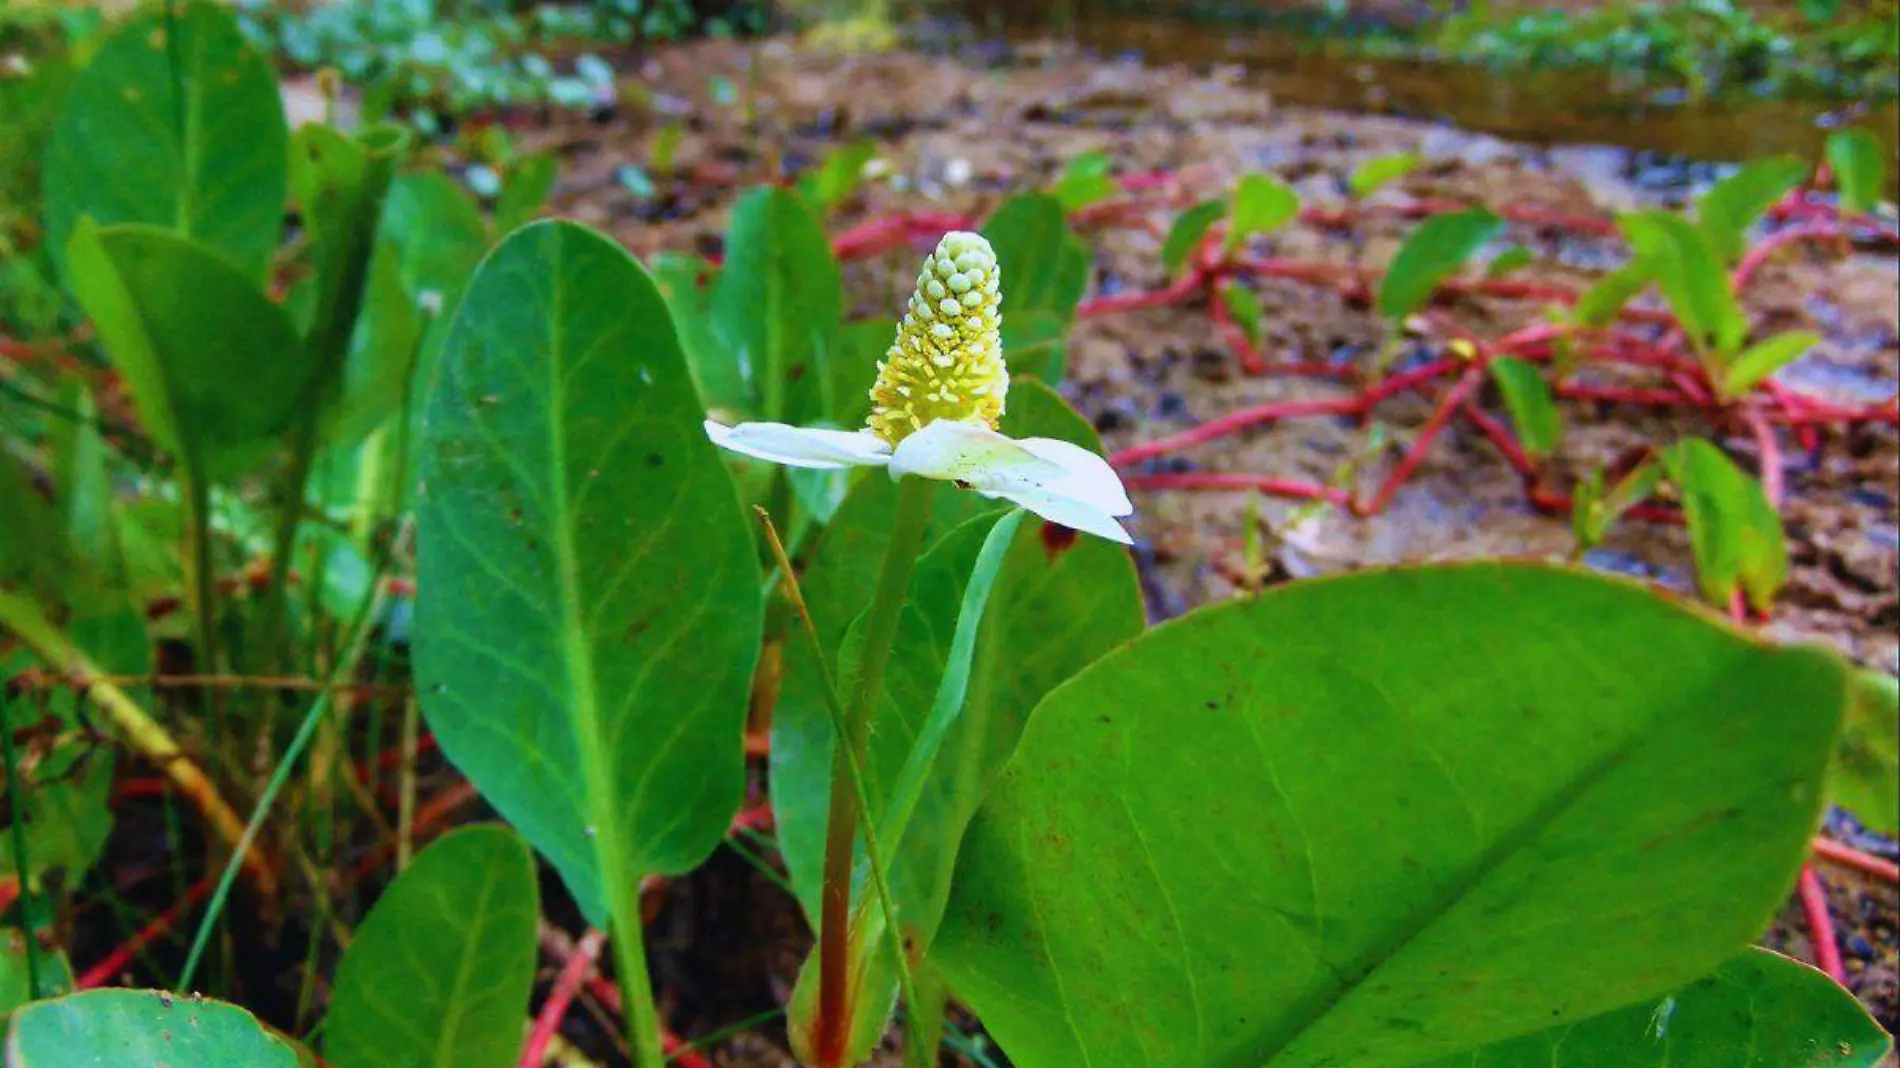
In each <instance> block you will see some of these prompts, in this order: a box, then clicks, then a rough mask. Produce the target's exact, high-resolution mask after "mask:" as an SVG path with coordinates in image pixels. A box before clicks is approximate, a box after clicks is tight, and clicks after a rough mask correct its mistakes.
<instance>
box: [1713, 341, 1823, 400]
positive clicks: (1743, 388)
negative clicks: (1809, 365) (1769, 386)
mask: <svg viewBox="0 0 1900 1068" xmlns="http://www.w3.org/2000/svg"><path fill="white" fill-rule="evenodd" d="M1820 343H1821V335H1819V334H1815V333H1811V332H1809V331H1806V330H1791V331H1789V332H1788V333H1785V334H1776V335H1775V336H1774V337H1771V338H1768V339H1767V340H1765V341H1758V342H1756V343H1755V344H1753V345H1750V346H1749V347H1748V348H1746V349H1744V350H1743V351H1742V354H1741V355H1740V356H1737V357H1736V358H1735V362H1734V363H1731V364H1729V365H1728V369H1727V370H1726V371H1724V372H1723V376H1722V395H1723V396H1725V397H1739V396H1741V395H1743V394H1745V393H1747V392H1748V391H1749V390H1751V389H1754V388H1755V387H1756V386H1758V385H1760V384H1761V383H1763V382H1766V381H1767V380H1768V379H1769V378H1770V377H1771V376H1773V375H1774V373H1775V372H1776V371H1779V370H1781V369H1782V368H1783V367H1786V366H1788V365H1789V364H1791V363H1793V362H1794V361H1796V360H1798V359H1800V358H1801V357H1802V356H1804V355H1806V354H1807V351H1808V350H1809V349H1811V348H1813V347H1814V346H1816V345H1819V344H1820Z"/></svg>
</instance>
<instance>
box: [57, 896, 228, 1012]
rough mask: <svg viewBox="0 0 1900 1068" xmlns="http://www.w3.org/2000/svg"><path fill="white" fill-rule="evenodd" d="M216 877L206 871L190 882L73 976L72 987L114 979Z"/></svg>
mask: <svg viewBox="0 0 1900 1068" xmlns="http://www.w3.org/2000/svg"><path fill="white" fill-rule="evenodd" d="M215 881H216V880H215V877H213V876H210V875H207V876H205V877H204V878H202V879H200V880H198V881H197V882H196V883H194V884H192V887H191V889H189V890H187V891H185V896H184V897H182V898H180V899H179V900H178V901H177V902H175V903H173V905H172V906H171V907H170V908H168V909H166V910H165V911H164V912H161V913H159V914H158V915H157V916H156V917H154V918H153V919H152V921H151V922H150V923H148V924H146V925H145V926H144V927H143V928H141V929H140V930H139V932H138V933H137V934H134V935H133V936H132V937H131V938H128V939H126V940H125V941H124V942H123V943H121V944H120V945H119V946H118V947H117V948H115V949H113V951H112V952H110V953H108V954H106V955H105V956H104V957H101V958H100V959H99V961H98V962H97V963H95V964H94V965H93V966H92V967H90V968H87V969H86V970H85V971H84V972H81V973H80V974H79V977H78V978H76V979H74V980H73V989H74V990H91V989H92V988H93V987H98V986H104V985H106V984H107V983H110V982H112V981H113V980H115V979H117V978H118V977H119V975H120V974H121V973H122V972H124V971H125V969H126V968H128V967H130V966H131V964H132V961H133V959H134V958H136V957H137V956H138V955H139V954H140V953H143V952H144V951H145V947H146V946H149V945H151V944H152V943H153V942H154V941H156V940H158V939H160V938H163V937H165V936H166V935H168V934H170V933H171V930H172V928H173V927H175V926H177V924H178V921H179V920H181V919H183V918H184V917H185V915H186V914H187V913H189V912H190V911H191V910H192V909H195V908H197V907H198V904H199V903H200V902H202V901H203V900H204V899H205V898H206V897H208V896H210V894H211V885H212V883H213V882H215Z"/></svg>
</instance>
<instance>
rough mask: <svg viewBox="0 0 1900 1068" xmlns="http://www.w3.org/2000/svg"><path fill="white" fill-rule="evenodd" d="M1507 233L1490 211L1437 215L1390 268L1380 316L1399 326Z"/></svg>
mask: <svg viewBox="0 0 1900 1068" xmlns="http://www.w3.org/2000/svg"><path fill="white" fill-rule="evenodd" d="M1503 229H1504V220H1503V219H1500V218H1498V217H1497V216H1495V215H1493V214H1491V213H1490V212H1488V211H1461V212H1453V213H1450V214H1446V215H1434V216H1432V217H1431V218H1429V219H1426V220H1425V221H1424V222H1423V223H1420V224H1419V227H1418V229H1416V230H1414V231H1412V235H1411V236H1410V237H1408V238H1406V240H1405V244H1404V245H1402V246H1400V247H1399V251H1398V254H1397V255H1395V256H1394V257H1393V258H1392V265H1391V266H1390V267H1387V268H1386V272H1385V281H1384V282H1383V283H1381V285H1380V286H1379V314H1380V315H1383V316H1384V317H1386V318H1387V319H1389V320H1391V321H1393V322H1395V323H1396V322H1399V321H1401V320H1403V319H1404V318H1405V317H1406V316H1408V315H1411V314H1412V313H1413V312H1415V311H1417V310H1419V309H1420V308H1422V307H1424V306H1425V302H1426V301H1427V300H1430V299H1431V295H1432V291H1433V290H1435V289H1437V288H1438V283H1440V282H1442V281H1444V280H1445V279H1446V278H1447V277H1449V276H1450V275H1451V274H1453V273H1455V272H1456V271H1457V270H1458V269H1459V268H1460V267H1463V266H1464V264H1465V261H1466V260H1468V259H1470V258H1471V256H1472V254H1473V253H1475V252H1477V251H1478V249H1480V248H1482V247H1483V246H1484V244H1485V243H1486V242H1488V241H1490V240H1491V239H1492V238H1494V237H1496V236H1497V235H1498V234H1499V233H1500V232H1502V231H1503Z"/></svg>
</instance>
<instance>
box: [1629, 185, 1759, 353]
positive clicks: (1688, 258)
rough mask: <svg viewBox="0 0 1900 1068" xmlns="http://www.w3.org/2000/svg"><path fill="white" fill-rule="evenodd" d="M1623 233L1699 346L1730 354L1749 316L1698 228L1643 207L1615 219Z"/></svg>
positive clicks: (1745, 329)
mask: <svg viewBox="0 0 1900 1068" xmlns="http://www.w3.org/2000/svg"><path fill="white" fill-rule="evenodd" d="M1617 225H1618V226H1619V227H1621V228H1622V231H1623V237H1624V239H1625V240H1627V241H1628V242H1629V243H1630V247H1631V248H1632V249H1634V250H1635V252H1636V255H1637V257H1638V258H1639V259H1641V260H1642V261H1643V264H1644V269H1645V270H1647V271H1648V273H1649V276H1650V277H1651V278H1652V279H1654V280H1655V281H1656V282H1657V283H1658V284H1660V285H1661V286H1662V291H1663V296H1664V297H1666V298H1667V299H1668V301H1669V307H1670V310H1672V311H1674V312H1675V313H1676V318H1677V319H1679V320H1681V322H1682V328H1683V330H1684V331H1686V332H1687V333H1688V335H1689V338H1690V340H1691V341H1692V342H1693V343H1694V345H1695V346H1696V349H1697V351H1699V352H1704V353H1707V352H1711V351H1713V352H1714V353H1718V354H1722V355H1732V354H1733V353H1734V352H1735V351H1736V350H1737V349H1739V348H1740V347H1741V344H1742V341H1743V339H1744V338H1745V337H1747V335H1748V321H1747V319H1745V318H1743V316H1742V309H1741V306H1740V305H1739V304H1737V303H1736V301H1735V291H1734V290H1733V289H1732V288H1731V287H1730V285H1729V278H1728V273H1727V272H1726V271H1724V270H1723V269H1722V261H1721V259H1720V258H1719V257H1717V255H1716V253H1715V250H1714V249H1713V248H1711V247H1710V246H1709V242H1708V239H1707V238H1706V237H1704V236H1703V234H1702V231H1700V230H1698V229H1696V227H1694V226H1693V225H1691V224H1690V223H1689V221H1688V220H1686V219H1684V218H1682V217H1681V216H1679V215H1672V214H1670V213H1669V212H1666V211H1644V212H1636V213H1634V214H1630V215H1625V216H1623V217H1622V218H1620V219H1618V220H1617Z"/></svg>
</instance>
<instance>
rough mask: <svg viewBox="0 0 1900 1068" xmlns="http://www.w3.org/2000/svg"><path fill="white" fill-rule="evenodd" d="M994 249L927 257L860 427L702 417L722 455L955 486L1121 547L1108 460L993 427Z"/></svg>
mask: <svg viewBox="0 0 1900 1068" xmlns="http://www.w3.org/2000/svg"><path fill="white" fill-rule="evenodd" d="M998 282H999V279H998V271H997V267H996V254H995V253H994V252H993V251H991V249H990V244H989V242H988V241H985V240H984V239H983V238H982V237H981V236H980V235H977V234H970V233H951V234H947V235H945V236H944V239H943V240H942V242H940V243H939V244H938V245H937V250H936V251H935V252H934V253H932V254H931V256H930V258H929V259H927V260H925V261H924V269H923V271H922V272H921V273H919V274H918V276H917V290H916V292H915V293H913V294H912V295H911V298H910V307H909V308H908V309H907V310H906V311H905V313H904V321H903V322H902V323H900V324H899V325H898V328H897V338H896V340H895V341H893V342H892V343H891V348H890V352H889V354H888V355H887V356H886V358H885V359H884V360H883V361H882V362H880V363H879V364H878V376H877V383H876V384H875V385H873V386H872V387H871V400H872V402H873V403H872V410H871V416H870V418H869V419H868V420H867V422H868V424H869V425H868V426H867V427H866V428H865V429H863V430H858V431H847V430H824V429H819V428H816V427H794V426H787V425H785V424H784V423H741V424H739V425H738V426H731V427H729V426H723V425H721V424H719V423H715V422H713V421H712V420H707V421H706V434H707V436H708V437H710V438H712V440H713V442H714V443H715V444H717V445H719V446H721V447H722V448H727V449H731V450H732V451H734V452H739V453H744V454H745V455H747V456H753V457H757V458H758V459H761V460H770V461H772V462H773V463H780V464H785V465H787V466H789V467H814V468H828V469H836V468H842V467H884V468H888V469H889V470H890V473H891V477H892V478H901V477H903V476H905V475H915V476H917V477H919V478H934V479H940V480H942V481H945V482H954V483H956V484H957V485H958V486H960V487H962V488H964V489H970V490H975V491H976V492H978V493H981V494H982V495H984V496H985V497H992V498H998V499H1001V500H1006V501H1009V502H1010V503H1012V504H1015V505H1019V506H1021V507H1023V508H1026V509H1028V510H1029V511H1031V512H1034V513H1036V514H1037V515H1039V516H1041V517H1043V518H1044V519H1047V520H1049V521H1051V522H1054V523H1060V524H1062V525H1063V526H1065V527H1071V528H1073V529H1075V530H1080V531H1084V532H1086V533H1089V534H1096V535H1099V536H1101V537H1104V538H1108V539H1110V540H1111V541H1118V542H1121V543H1122V544H1124V545H1127V544H1131V543H1132V540H1131V539H1130V538H1129V536H1128V533H1127V532H1126V531H1124V530H1123V529H1122V526H1121V524H1120V523H1118V522H1116V517H1118V516H1125V515H1128V514H1129V513H1131V512H1133V511H1134V505H1132V504H1131V503H1129V500H1128V492H1127V491H1126V490H1125V489H1123V488H1122V483H1121V479H1120V477H1118V476H1117V475H1116V474H1115V470H1114V468H1112V467H1110V466H1108V461H1106V460H1104V459H1102V458H1101V457H1100V456H1097V455H1096V454H1095V453H1093V452H1090V451H1089V450H1087V449H1084V448H1082V447H1081V446H1079V445H1072V444H1070V443H1069V442H1066V441H1057V440H1055V439H1053V438H1022V439H1017V438H1012V437H1009V436H1007V435H1005V434H1000V433H998V432H997V431H996V424H997V420H998V419H1000V418H1001V416H1002V414H1003V398H1004V395H1005V394H1006V393H1007V392H1008V390H1009V372H1008V370H1007V369H1006V368H1005V367H1004V365H1003V345H1002V333H1001V330H1002V316H1001V315H1000V314H999V312H998V308H999V307H1000V305H1001V302H1002V296H1001V291H1000V289H999V288H998Z"/></svg>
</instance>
